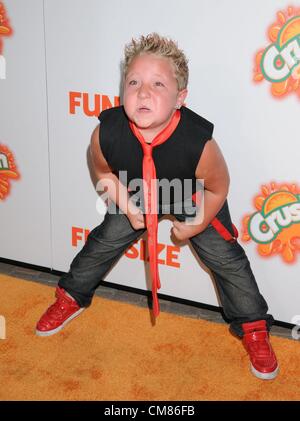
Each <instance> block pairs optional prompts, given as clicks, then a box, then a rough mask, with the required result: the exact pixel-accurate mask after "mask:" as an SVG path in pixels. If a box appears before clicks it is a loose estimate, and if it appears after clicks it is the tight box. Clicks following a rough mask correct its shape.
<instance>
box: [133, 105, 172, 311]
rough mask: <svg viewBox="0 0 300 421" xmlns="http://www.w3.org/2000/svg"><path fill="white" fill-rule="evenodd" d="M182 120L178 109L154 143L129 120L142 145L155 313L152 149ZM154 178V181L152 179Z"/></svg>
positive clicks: (155, 224) (155, 222)
mask: <svg viewBox="0 0 300 421" xmlns="http://www.w3.org/2000/svg"><path fill="white" fill-rule="evenodd" d="M179 121H180V111H179V110H176V111H175V113H174V114H173V117H172V119H171V121H170V123H169V124H168V125H167V126H166V127H165V128H164V129H163V130H162V131H161V132H160V133H159V134H158V135H157V136H156V137H155V138H154V139H153V141H152V143H146V141H145V139H144V137H143V135H142V134H141V133H140V131H139V130H138V128H137V127H136V125H135V124H134V123H133V122H131V121H130V122H129V125H130V128H131V130H132V132H133V134H134V135H135V136H136V138H137V139H138V140H139V142H140V144H141V145H142V148H143V152H144V157H143V183H144V203H145V215H146V227H147V230H148V253H149V263H150V274H151V279H152V297H153V314H154V316H155V317H157V316H158V315H159V303H158V298H157V290H158V289H159V288H160V279H159V273H158V262H157V227H158V217H157V185H156V184H157V181H156V169H155V165H154V161H153V158H152V150H153V148H154V147H155V146H158V145H161V144H162V143H164V142H165V141H166V140H168V139H169V137H170V136H171V134H172V133H173V132H174V130H175V129H176V127H177V126H178V123H179ZM152 180H154V181H152Z"/></svg>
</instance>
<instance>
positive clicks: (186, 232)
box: [171, 221, 200, 241]
mask: <svg viewBox="0 0 300 421" xmlns="http://www.w3.org/2000/svg"><path fill="white" fill-rule="evenodd" d="M171 232H172V233H173V234H174V236H175V237H176V238H177V240H179V241H185V240H187V239H189V238H191V237H193V236H194V235H197V234H199V232H200V230H199V226H198V225H188V224H187V223H185V222H179V221H173V228H172V229H171Z"/></svg>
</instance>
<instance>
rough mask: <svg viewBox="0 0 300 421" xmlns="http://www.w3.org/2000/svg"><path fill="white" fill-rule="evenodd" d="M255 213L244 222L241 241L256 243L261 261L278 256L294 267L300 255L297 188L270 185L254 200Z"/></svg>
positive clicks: (298, 193) (291, 185) (298, 189)
mask: <svg viewBox="0 0 300 421" xmlns="http://www.w3.org/2000/svg"><path fill="white" fill-rule="evenodd" d="M254 205H255V207H256V209H257V212H255V213H253V214H251V215H247V216H245V217H244V219H243V234H242V239H243V240H244V241H250V240H253V241H255V242H256V243H257V244H258V246H257V250H258V253H259V254H260V255H261V256H263V257H269V256H272V255H275V254H280V255H281V256H282V258H283V260H284V262H286V263H294V262H295V261H296V254H297V253H299V251H300V187H298V186H297V185H296V184H282V185H278V184H276V183H271V184H270V185H264V186H262V188H261V194H258V195H257V196H256V197H255V198H254Z"/></svg>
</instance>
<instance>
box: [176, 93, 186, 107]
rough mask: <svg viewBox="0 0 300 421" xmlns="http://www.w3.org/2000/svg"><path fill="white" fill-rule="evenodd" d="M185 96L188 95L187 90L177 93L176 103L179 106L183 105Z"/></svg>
mask: <svg viewBox="0 0 300 421" xmlns="http://www.w3.org/2000/svg"><path fill="white" fill-rule="evenodd" d="M187 94H188V90H187V89H182V90H181V91H179V92H178V97H177V103H179V104H180V106H182V105H184V101H185V99H186V97H187Z"/></svg>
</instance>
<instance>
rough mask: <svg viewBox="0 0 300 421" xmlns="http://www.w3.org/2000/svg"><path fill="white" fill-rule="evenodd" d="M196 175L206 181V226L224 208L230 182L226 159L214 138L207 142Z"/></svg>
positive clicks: (204, 224) (203, 224) (204, 220)
mask: <svg viewBox="0 0 300 421" xmlns="http://www.w3.org/2000/svg"><path fill="white" fill-rule="evenodd" d="M195 176H196V178H197V179H203V181H204V189H205V190H204V219H203V222H202V224H201V225H202V226H203V227H204V228H206V226H207V225H208V224H209V223H210V222H211V221H212V219H213V218H214V217H215V216H216V214H217V213H218V212H219V210H220V209H221V208H222V206H223V204H224V202H225V200H226V197H227V195H228V190H229V184H230V178H229V172H228V168H227V165H226V162H225V159H224V157H223V155H222V152H221V150H220V148H219V146H218V145H217V143H216V141H215V140H214V139H211V140H210V141H209V142H207V143H206V145H205V147H204V150H203V153H202V155H201V157H200V160H199V162H198V165H197V168H196V172H195Z"/></svg>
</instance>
